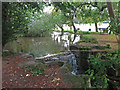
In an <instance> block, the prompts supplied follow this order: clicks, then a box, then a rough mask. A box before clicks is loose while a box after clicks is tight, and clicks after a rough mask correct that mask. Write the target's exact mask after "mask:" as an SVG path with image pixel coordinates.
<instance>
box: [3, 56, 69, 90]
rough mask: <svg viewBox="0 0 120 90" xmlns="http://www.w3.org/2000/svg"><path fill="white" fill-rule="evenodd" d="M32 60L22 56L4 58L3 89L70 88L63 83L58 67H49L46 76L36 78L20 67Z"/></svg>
mask: <svg viewBox="0 0 120 90" xmlns="http://www.w3.org/2000/svg"><path fill="white" fill-rule="evenodd" d="M28 60H32V58H23V57H22V56H21V55H11V56H4V57H3V60H2V87H3V88H70V87H71V86H67V85H66V84H65V83H64V81H63V77H62V76H63V75H62V74H61V72H60V71H58V70H57V69H58V68H60V66H58V65H54V66H47V67H46V71H45V75H37V76H34V75H32V73H31V72H30V71H28V70H24V69H21V68H20V67H18V66H17V65H18V63H19V62H24V61H28Z"/></svg>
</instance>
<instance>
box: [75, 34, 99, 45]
mask: <svg viewBox="0 0 120 90" xmlns="http://www.w3.org/2000/svg"><path fill="white" fill-rule="evenodd" d="M81 42H86V43H98V41H97V38H96V37H93V36H90V37H88V36H82V40H80V41H78V42H77V43H76V44H79V43H81Z"/></svg>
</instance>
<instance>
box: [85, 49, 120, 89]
mask: <svg viewBox="0 0 120 90" xmlns="http://www.w3.org/2000/svg"><path fill="white" fill-rule="evenodd" d="M89 63H90V66H91V67H90V69H89V70H87V73H88V74H89V75H90V77H91V80H92V81H93V87H97V88H106V87H107V86H108V81H109V78H108V68H111V69H112V70H113V71H117V70H119V69H120V59H119V58H118V51H114V52H108V53H98V54H97V55H96V56H93V55H91V56H90V57H89ZM111 73H112V71H111ZM114 74H115V73H114Z"/></svg>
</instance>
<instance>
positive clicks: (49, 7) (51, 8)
mask: <svg viewBox="0 0 120 90" xmlns="http://www.w3.org/2000/svg"><path fill="white" fill-rule="evenodd" d="M53 8H54V7H53V6H47V7H45V8H44V10H43V12H47V13H51V12H52V10H53Z"/></svg>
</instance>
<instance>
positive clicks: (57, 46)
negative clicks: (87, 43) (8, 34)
mask: <svg viewBox="0 0 120 90" xmlns="http://www.w3.org/2000/svg"><path fill="white" fill-rule="evenodd" d="M73 38H74V34H70V33H68V32H65V33H64V35H63V36H61V33H60V32H53V33H52V34H51V37H20V38H18V40H17V41H13V42H9V43H7V44H6V46H5V48H4V49H5V50H13V51H15V52H24V53H33V54H34V55H35V56H45V55H48V54H53V53H59V52H60V51H64V50H69V45H70V44H73V43H75V42H77V41H79V40H80V36H79V35H77V37H76V39H75V41H74V42H72V41H73Z"/></svg>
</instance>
